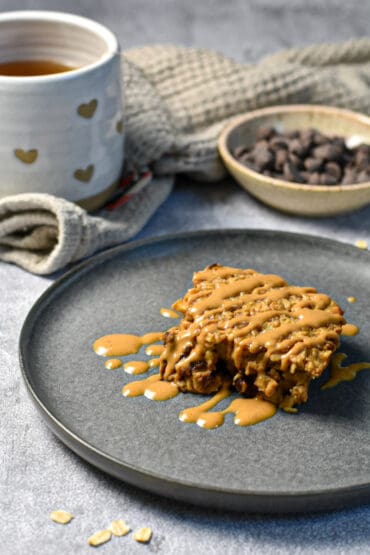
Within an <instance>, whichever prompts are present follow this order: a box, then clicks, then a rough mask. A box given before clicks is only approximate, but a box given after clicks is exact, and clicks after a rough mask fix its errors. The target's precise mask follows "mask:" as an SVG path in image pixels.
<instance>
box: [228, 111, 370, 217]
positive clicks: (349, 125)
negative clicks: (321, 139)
mask: <svg viewBox="0 0 370 555" xmlns="http://www.w3.org/2000/svg"><path fill="white" fill-rule="evenodd" d="M259 127H275V128H277V129H278V130H279V131H283V130H293V129H308V128H315V129H318V130H319V131H321V132H323V133H325V134H327V135H339V136H343V137H345V138H347V139H349V138H350V137H352V138H359V139H360V141H361V142H364V143H368V144H369V143H370V118H368V117H367V116H364V115H362V114H358V113H355V112H351V111H349V110H341V109H339V108H331V107H327V106H311V105H308V104H307V105H295V106H294V105H292V106H274V107H271V108H264V109H262V110H256V111H253V112H249V113H248V114H246V115H243V116H240V117H238V118H236V119H235V120H233V121H232V122H231V123H230V124H229V125H228V126H227V127H226V128H225V129H224V130H223V132H222V133H221V135H220V138H219V142H218V147H219V152H220V155H221V158H222V159H223V161H224V163H225V166H226V167H227V169H228V170H229V171H230V173H231V174H232V175H233V176H234V177H235V179H236V180H237V181H238V182H239V183H240V185H242V187H244V189H246V190H247V191H248V192H249V193H250V194H251V195H253V196H255V197H256V198H258V199H259V200H261V201H262V202H264V203H266V204H268V205H269V206H272V207H273V208H277V209H278V210H282V211H284V212H289V213H291V214H300V215H304V216H333V215H335V214H341V213H344V212H350V211H353V210H356V209H358V208H361V207H362V206H365V205H366V204H369V203H370V182H366V183H359V184H353V185H333V186H323V185H302V184H299V183H291V182H288V181H283V180H281V179H275V178H271V177H266V176H265V175H262V174H260V173H257V172H255V171H253V170H251V169H249V168H247V167H245V166H244V165H243V164H241V163H240V162H238V161H237V160H236V159H235V158H234V156H233V155H232V154H231V152H232V151H233V149H234V148H235V147H237V146H239V145H246V146H251V145H252V144H253V143H254V142H255V139H256V132H257V129H258V128H259Z"/></svg>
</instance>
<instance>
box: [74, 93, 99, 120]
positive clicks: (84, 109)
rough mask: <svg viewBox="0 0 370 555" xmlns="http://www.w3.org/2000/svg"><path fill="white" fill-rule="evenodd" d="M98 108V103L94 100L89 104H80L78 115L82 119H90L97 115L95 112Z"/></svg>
mask: <svg viewBox="0 0 370 555" xmlns="http://www.w3.org/2000/svg"><path fill="white" fill-rule="evenodd" d="M97 107H98V101H97V100H96V98H93V99H92V100H90V102H88V103H87V104H80V105H79V107H78V108H77V113H78V115H79V116H81V117H82V118H86V119H90V118H92V117H93V115H94V114H95V110H96V108H97Z"/></svg>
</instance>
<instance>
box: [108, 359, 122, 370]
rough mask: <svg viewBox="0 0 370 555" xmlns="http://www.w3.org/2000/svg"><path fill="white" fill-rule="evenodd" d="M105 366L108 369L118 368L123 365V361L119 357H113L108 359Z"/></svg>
mask: <svg viewBox="0 0 370 555" xmlns="http://www.w3.org/2000/svg"><path fill="white" fill-rule="evenodd" d="M104 366H105V367H106V369H107V370H117V368H120V367H121V366H122V362H121V361H120V359H119V358H111V359H110V360H106V361H105V364H104Z"/></svg>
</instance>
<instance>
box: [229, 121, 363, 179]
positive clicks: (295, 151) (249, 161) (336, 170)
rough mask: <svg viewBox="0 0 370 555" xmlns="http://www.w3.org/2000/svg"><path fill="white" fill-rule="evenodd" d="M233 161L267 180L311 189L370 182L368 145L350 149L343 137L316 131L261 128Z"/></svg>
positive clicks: (239, 148)
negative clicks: (250, 143) (300, 185)
mask: <svg viewBox="0 0 370 555" xmlns="http://www.w3.org/2000/svg"><path fill="white" fill-rule="evenodd" d="M233 155H234V157H235V158H236V159H237V160H238V161H239V162H241V163H242V164H244V165H245V166H248V167H249V168H251V169H252V170H254V171H257V172H259V173H262V174H263V175H266V176H269V177H275V178H277V179H283V180H284V181H293V182H295V183H309V184H311V185H349V184H353V183H363V182H365V181H370V145H366V144H361V145H359V146H356V147H355V148H353V149H350V148H348V147H347V146H346V142H345V139H344V138H343V137H328V136H326V135H324V134H323V133H320V131H317V130H316V129H306V130H303V131H285V132H282V133H279V132H278V131H277V130H276V129H273V128H272V127H260V128H259V129H258V131H257V140H256V142H255V143H254V145H253V146H252V147H249V148H247V147H245V146H243V145H240V146H238V147H236V148H235V149H234V151H233Z"/></svg>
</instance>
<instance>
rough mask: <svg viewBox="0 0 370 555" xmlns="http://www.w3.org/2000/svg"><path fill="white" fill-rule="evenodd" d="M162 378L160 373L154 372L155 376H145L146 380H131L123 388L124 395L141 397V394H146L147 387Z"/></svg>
mask: <svg viewBox="0 0 370 555" xmlns="http://www.w3.org/2000/svg"><path fill="white" fill-rule="evenodd" d="M160 379H161V377H160V375H159V374H153V376H149V378H145V380H137V381H135V382H130V383H128V384H126V385H125V386H124V387H123V388H122V395H123V396H124V397H139V396H140V395H144V392H145V390H146V388H147V387H149V386H150V384H152V383H155V382H159V380H160Z"/></svg>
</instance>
